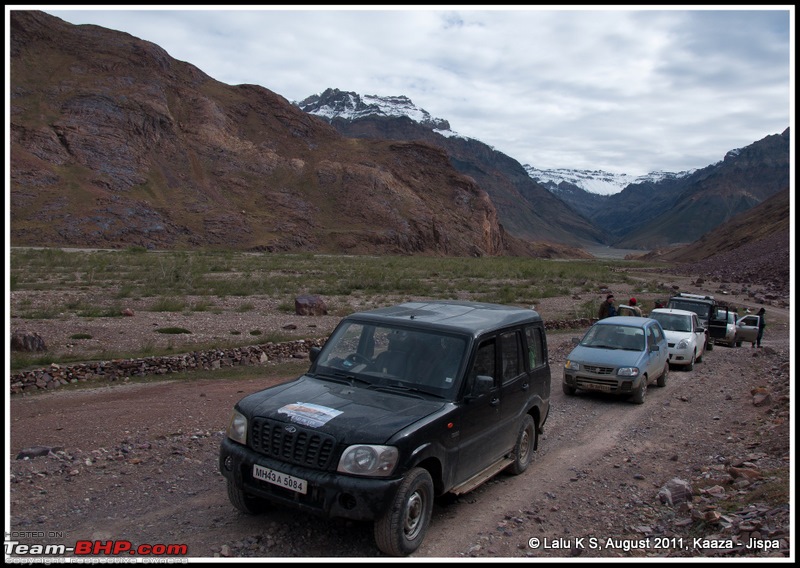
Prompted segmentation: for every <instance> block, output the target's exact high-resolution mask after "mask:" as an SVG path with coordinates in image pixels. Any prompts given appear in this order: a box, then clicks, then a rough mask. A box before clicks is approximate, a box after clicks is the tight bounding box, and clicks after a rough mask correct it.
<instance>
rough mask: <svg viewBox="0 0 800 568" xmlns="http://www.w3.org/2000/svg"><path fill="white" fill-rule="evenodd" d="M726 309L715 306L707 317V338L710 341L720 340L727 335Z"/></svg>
mask: <svg viewBox="0 0 800 568" xmlns="http://www.w3.org/2000/svg"><path fill="white" fill-rule="evenodd" d="M727 328H728V308H727V307H726V306H716V307H715V308H713V309H712V310H711V313H710V314H709V316H708V336H709V337H710V338H711V339H712V340H715V339H722V340H723V341H725V337H726V335H727V333H728V331H727Z"/></svg>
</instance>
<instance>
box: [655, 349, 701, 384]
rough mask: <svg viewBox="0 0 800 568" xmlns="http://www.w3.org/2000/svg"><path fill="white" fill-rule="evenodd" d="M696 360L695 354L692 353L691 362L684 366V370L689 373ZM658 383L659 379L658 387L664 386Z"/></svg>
mask: <svg viewBox="0 0 800 568" xmlns="http://www.w3.org/2000/svg"><path fill="white" fill-rule="evenodd" d="M696 360H697V356H696V354H695V353H692V360H691V361H689V364H688V365H686V367H685V368H684V369H685V370H686V371H691V370H692V369H694V363H695V361H696ZM660 381H661V379H659V385H658V386H660V387H663V386H664V385H662V384H660Z"/></svg>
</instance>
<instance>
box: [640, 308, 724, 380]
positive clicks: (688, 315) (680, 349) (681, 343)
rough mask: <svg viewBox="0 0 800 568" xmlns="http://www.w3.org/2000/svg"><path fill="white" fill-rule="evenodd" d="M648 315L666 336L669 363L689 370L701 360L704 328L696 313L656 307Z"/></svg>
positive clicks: (704, 337) (703, 348)
mask: <svg viewBox="0 0 800 568" xmlns="http://www.w3.org/2000/svg"><path fill="white" fill-rule="evenodd" d="M731 313H733V312H731ZM650 317H651V318H653V319H654V320H656V321H657V322H658V323H660V324H661V328H662V329H663V330H664V335H666V336H667V348H668V350H669V364H670V365H671V366H673V367H677V366H680V367H682V368H683V369H684V370H686V371H691V370H692V369H693V368H694V364H695V363H699V362H700V361H701V360H702V358H703V354H704V353H705V347H706V330H705V328H704V327H702V326H701V325H700V321H699V320H698V318H697V314H696V313H694V312H690V311H688V310H673V309H670V308H658V309H655V310H653V311H652V312H650ZM734 330H735V328H734Z"/></svg>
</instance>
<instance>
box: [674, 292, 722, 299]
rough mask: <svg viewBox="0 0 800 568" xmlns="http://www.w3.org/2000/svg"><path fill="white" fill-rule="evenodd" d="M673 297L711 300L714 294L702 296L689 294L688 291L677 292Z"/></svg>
mask: <svg viewBox="0 0 800 568" xmlns="http://www.w3.org/2000/svg"><path fill="white" fill-rule="evenodd" d="M673 298H695V299H697V300H713V299H714V296H702V295H700V294H690V293H689V292H678V293H677V294H675V295H674V296H673Z"/></svg>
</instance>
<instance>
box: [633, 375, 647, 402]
mask: <svg viewBox="0 0 800 568" xmlns="http://www.w3.org/2000/svg"><path fill="white" fill-rule="evenodd" d="M647 381H648V378H647V377H644V378H643V379H642V384H641V385H639V388H638V389H636V392H634V393H633V396H632V397H631V400H632V401H633V402H635V403H636V404H643V403H644V399H645V397H646V396H647Z"/></svg>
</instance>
